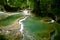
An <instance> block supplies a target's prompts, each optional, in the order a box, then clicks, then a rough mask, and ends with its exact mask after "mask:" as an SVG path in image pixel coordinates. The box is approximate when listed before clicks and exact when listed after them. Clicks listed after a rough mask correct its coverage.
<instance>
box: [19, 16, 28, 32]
mask: <svg viewBox="0 0 60 40" xmlns="http://www.w3.org/2000/svg"><path fill="white" fill-rule="evenodd" d="M27 17H28V16H26V17H25V18H23V19H21V20H19V24H20V25H21V27H20V32H21V33H23V29H24V25H23V21H24V20H26V19H27Z"/></svg>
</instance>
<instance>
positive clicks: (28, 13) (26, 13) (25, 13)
mask: <svg viewBox="0 0 60 40" xmlns="http://www.w3.org/2000/svg"><path fill="white" fill-rule="evenodd" d="M23 14H24V15H27V16H26V17H24V18H22V19H21V20H19V24H20V25H21V26H20V32H21V33H22V34H23V38H22V40H26V39H29V40H33V37H32V36H31V35H29V34H28V33H25V32H26V31H25V32H24V25H23V21H24V20H26V19H27V18H28V17H29V15H31V14H30V11H28V10H27V9H25V10H24V11H23Z"/></svg>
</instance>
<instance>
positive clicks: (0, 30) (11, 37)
mask: <svg viewBox="0 0 60 40" xmlns="http://www.w3.org/2000/svg"><path fill="white" fill-rule="evenodd" d="M23 17H25V16H24V15H22V14H15V15H11V16H8V18H6V19H3V20H1V21H0V34H1V35H5V37H7V39H8V40H20V39H22V34H21V32H20V24H19V20H20V19H21V18H23Z"/></svg>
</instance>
